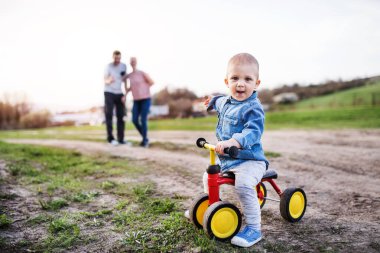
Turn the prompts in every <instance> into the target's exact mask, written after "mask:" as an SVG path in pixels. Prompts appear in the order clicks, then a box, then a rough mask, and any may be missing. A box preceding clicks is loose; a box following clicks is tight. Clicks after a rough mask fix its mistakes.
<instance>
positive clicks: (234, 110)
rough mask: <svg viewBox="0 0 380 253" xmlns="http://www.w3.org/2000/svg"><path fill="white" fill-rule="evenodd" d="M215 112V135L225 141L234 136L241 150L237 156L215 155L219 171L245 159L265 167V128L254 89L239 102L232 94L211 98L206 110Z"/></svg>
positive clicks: (219, 139)
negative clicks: (262, 139)
mask: <svg viewBox="0 0 380 253" xmlns="http://www.w3.org/2000/svg"><path fill="white" fill-rule="evenodd" d="M212 109H215V110H216V111H217V112H218V124H217V127H216V138H217V139H218V141H226V140H229V139H231V138H234V139H235V140H236V141H237V142H239V143H240V145H241V147H242V149H241V150H239V155H238V156H237V158H236V159H234V158H231V157H229V156H227V155H218V157H219V160H220V166H221V169H222V171H227V170H229V169H232V168H234V167H236V166H237V165H239V164H241V163H243V162H244V161H245V160H256V161H264V162H265V163H266V166H267V169H268V165H269V163H268V161H267V159H266V158H265V155H264V151H263V148H262V145H261V135H262V134H263V131H264V110H263V108H262V105H261V103H260V101H259V99H258V98H257V92H254V93H253V94H252V95H251V96H250V97H249V98H247V99H246V100H244V101H238V100H235V99H234V98H232V97H231V96H216V97H214V98H213V99H211V101H210V103H209V105H208V108H207V110H208V111H210V110H212Z"/></svg>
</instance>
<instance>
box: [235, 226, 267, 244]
mask: <svg viewBox="0 0 380 253" xmlns="http://www.w3.org/2000/svg"><path fill="white" fill-rule="evenodd" d="M261 238H262V237H261V231H258V230H254V229H252V228H250V227H248V226H246V227H245V228H244V229H243V230H242V231H240V232H239V233H237V234H236V235H235V236H234V237H233V238H232V239H231V243H232V244H233V245H236V246H240V247H244V248H247V247H251V246H252V245H253V244H255V243H257V242H259V241H260V240H261Z"/></svg>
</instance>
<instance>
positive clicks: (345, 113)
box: [266, 107, 380, 129]
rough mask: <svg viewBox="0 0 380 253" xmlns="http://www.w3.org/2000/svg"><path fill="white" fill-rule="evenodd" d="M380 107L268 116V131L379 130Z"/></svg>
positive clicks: (310, 111) (278, 113) (291, 112)
mask: <svg viewBox="0 0 380 253" xmlns="http://www.w3.org/2000/svg"><path fill="white" fill-rule="evenodd" d="M379 127H380V107H348V108H331V109H315V110H305V111H302V110H300V111H290V110H289V111H282V112H271V113H267V114H266V128H267V129H342V128H347V129H349V128H353V129H355V128H359V129H369V128H379Z"/></svg>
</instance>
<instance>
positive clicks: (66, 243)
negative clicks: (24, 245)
mask: <svg viewBox="0 0 380 253" xmlns="http://www.w3.org/2000/svg"><path fill="white" fill-rule="evenodd" d="M48 232H49V236H48V237H47V238H46V239H45V240H43V241H42V243H41V244H40V245H39V246H38V250H44V251H48V252H51V251H58V249H68V248H69V247H71V246H73V245H74V244H75V243H76V242H78V241H79V239H80V229H79V227H78V225H77V224H75V223H73V222H72V221H70V220H69V219H68V218H66V217H62V218H57V219H54V220H52V221H51V222H50V224H49V228H48Z"/></svg>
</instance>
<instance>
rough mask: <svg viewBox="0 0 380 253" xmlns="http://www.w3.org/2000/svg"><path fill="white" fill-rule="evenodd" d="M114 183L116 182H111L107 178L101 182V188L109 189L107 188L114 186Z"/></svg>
mask: <svg viewBox="0 0 380 253" xmlns="http://www.w3.org/2000/svg"><path fill="white" fill-rule="evenodd" d="M116 185H117V184H116V183H115V182H112V181H109V180H107V181H104V182H102V188H103V189H104V190H109V189H112V188H115V187H116Z"/></svg>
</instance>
